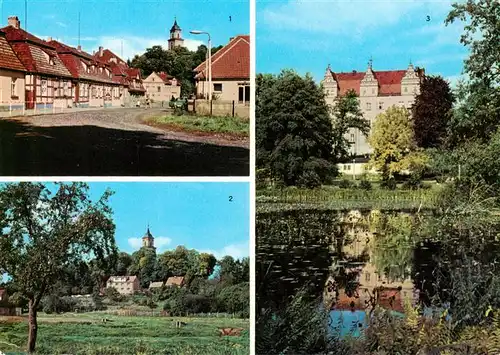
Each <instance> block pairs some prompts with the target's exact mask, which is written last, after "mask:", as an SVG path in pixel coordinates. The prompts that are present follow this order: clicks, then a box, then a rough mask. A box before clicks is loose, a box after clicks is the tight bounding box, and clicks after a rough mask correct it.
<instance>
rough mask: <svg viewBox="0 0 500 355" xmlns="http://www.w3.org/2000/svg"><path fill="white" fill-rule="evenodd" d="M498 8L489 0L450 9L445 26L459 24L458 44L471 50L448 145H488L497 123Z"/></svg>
mask: <svg viewBox="0 0 500 355" xmlns="http://www.w3.org/2000/svg"><path fill="white" fill-rule="evenodd" d="M499 18H500V4H499V3H498V1H492V0H467V1H466V2H457V3H454V4H453V5H452V10H451V11H450V13H449V14H448V16H447V18H446V24H451V23H453V22H455V21H457V20H458V21H462V22H464V23H465V25H464V33H463V34H462V36H461V39H460V42H461V43H462V44H463V45H465V46H467V47H468V48H469V50H470V54H469V57H468V58H467V59H466V60H465V62H464V71H465V73H466V74H467V75H468V77H469V79H468V82H466V83H464V84H463V85H461V87H460V89H459V95H458V98H459V101H460V102H461V103H460V105H459V107H458V108H457V110H456V111H455V114H454V117H453V120H452V122H451V123H450V131H451V133H452V137H451V138H452V139H451V142H452V143H454V144H460V143H461V142H463V141H464V140H467V139H479V140H482V141H487V140H488V139H489V137H490V136H491V135H492V134H494V133H495V132H496V131H497V129H498V125H499V122H500V109H499V108H500V70H499V68H500V47H499V46H498V42H499V32H500V21H499V20H498V19H499Z"/></svg>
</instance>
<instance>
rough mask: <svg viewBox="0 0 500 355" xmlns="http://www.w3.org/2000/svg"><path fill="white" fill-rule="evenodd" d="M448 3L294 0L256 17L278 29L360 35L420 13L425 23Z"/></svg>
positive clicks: (448, 2)
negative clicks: (365, 31) (427, 17)
mask: <svg viewBox="0 0 500 355" xmlns="http://www.w3.org/2000/svg"><path fill="white" fill-rule="evenodd" d="M450 2H451V1H449V0H446V1H439V2H421V1H401V0H400V1H362V2H361V1H338V2H325V1H314V2H313V1H305V0H299V1H297V0H293V1H289V2H287V3H286V4H279V5H274V3H273V5H270V6H269V7H267V8H265V9H264V10H263V11H262V12H261V15H260V16H259V18H261V19H262V20H263V22H264V23H265V24H266V25H268V26H269V27H273V28H277V29H287V30H300V31H305V32H316V33H329V34H331V35H332V36H337V35H339V34H343V35H344V34H350V35H351V36H352V35H354V36H356V35H357V36H359V35H361V34H362V33H363V30H366V29H373V28H382V27H390V26H391V25H394V24H396V23H399V22H403V21H406V22H407V21H411V20H415V19H416V18H418V17H419V16H420V17H422V22H423V23H424V24H425V19H426V16H427V14H428V13H431V16H434V14H435V13H438V14H441V13H444V12H445V11H446V10H447V9H449V4H450ZM430 10H432V11H430Z"/></svg>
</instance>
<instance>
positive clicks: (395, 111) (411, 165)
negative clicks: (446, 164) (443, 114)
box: [368, 106, 427, 181]
mask: <svg viewBox="0 0 500 355" xmlns="http://www.w3.org/2000/svg"><path fill="white" fill-rule="evenodd" d="M368 141H369V143H370V145H371V146H372V148H373V153H372V154H371V156H370V161H369V163H368V167H369V168H374V169H376V170H377V171H380V172H381V174H382V179H383V180H384V181H388V180H391V179H393V178H394V176H395V175H397V174H401V173H403V172H405V171H407V170H409V171H413V170H421V169H422V168H423V167H424V166H425V165H426V164H427V157H426V155H425V154H424V153H423V152H421V151H419V150H417V146H416V144H415V138H414V133H413V126H412V122H411V120H410V114H409V112H408V111H407V110H406V109H405V108H404V107H396V106H392V107H390V108H389V109H387V111H386V112H384V113H381V114H379V115H378V116H377V118H376V120H375V124H374V126H373V130H372V132H371V134H370V136H369V138H368Z"/></svg>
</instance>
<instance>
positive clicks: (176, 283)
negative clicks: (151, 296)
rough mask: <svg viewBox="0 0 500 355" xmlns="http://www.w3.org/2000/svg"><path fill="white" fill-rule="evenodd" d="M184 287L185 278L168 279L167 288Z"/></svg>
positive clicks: (174, 277)
mask: <svg viewBox="0 0 500 355" xmlns="http://www.w3.org/2000/svg"><path fill="white" fill-rule="evenodd" d="M182 285H184V276H171V277H169V278H168V279H167V282H166V283H165V286H182Z"/></svg>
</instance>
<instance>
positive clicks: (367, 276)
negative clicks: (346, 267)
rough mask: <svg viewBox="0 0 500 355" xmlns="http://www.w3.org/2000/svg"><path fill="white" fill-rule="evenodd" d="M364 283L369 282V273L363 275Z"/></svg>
mask: <svg viewBox="0 0 500 355" xmlns="http://www.w3.org/2000/svg"><path fill="white" fill-rule="evenodd" d="M365 281H366V282H370V273H369V272H367V273H366V274H365Z"/></svg>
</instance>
